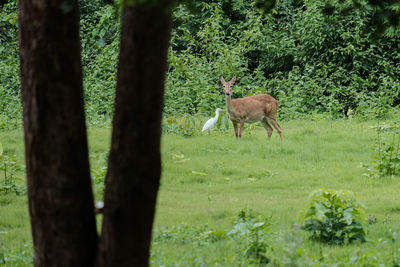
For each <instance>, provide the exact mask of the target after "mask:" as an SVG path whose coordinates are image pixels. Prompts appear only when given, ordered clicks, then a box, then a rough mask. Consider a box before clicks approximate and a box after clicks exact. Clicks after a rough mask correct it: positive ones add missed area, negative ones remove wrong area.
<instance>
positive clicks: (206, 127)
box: [201, 108, 222, 132]
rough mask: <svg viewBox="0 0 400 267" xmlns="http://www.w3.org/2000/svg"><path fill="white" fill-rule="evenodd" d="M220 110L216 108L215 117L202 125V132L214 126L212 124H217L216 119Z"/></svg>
mask: <svg viewBox="0 0 400 267" xmlns="http://www.w3.org/2000/svg"><path fill="white" fill-rule="evenodd" d="M221 110H222V109H220V108H217V109H216V110H215V113H216V114H215V117H212V118H210V119H209V120H208V121H207V122H206V123H205V124H204V126H203V129H202V130H201V131H202V132H204V131H207V130H210V129H211V128H212V127H213V126H214V124H216V123H217V121H218V117H219V112H220V111H221Z"/></svg>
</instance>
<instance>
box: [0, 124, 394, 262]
mask: <svg viewBox="0 0 400 267" xmlns="http://www.w3.org/2000/svg"><path fill="white" fill-rule="evenodd" d="M397 120H398V119H397ZM280 124H281V125H282V128H283V131H284V132H283V134H284V137H285V140H284V141H283V142H281V141H280V140H279V135H278V134H277V133H276V132H274V134H273V136H272V139H271V140H270V141H267V136H266V132H265V130H264V129H263V128H261V127H256V128H255V129H252V130H250V129H246V130H245V133H244V136H243V138H242V139H241V140H236V139H235V138H234V135H233V130H232V129H230V130H229V131H222V130H221V131H219V130H215V131H212V132H211V134H200V133H199V134H196V135H195V136H193V137H182V136H179V135H175V134H166V135H164V136H163V138H162V158H163V177H162V182H161V190H160V193H159V197H158V206H157V214H156V220H155V230H154V237H153V239H154V241H153V246H152V256H151V259H152V265H153V266H178V265H179V266H239V265H242V266H243V265H246V264H247V261H245V260H244V256H243V255H244V253H245V248H246V245H245V244H246V242H248V240H247V238H248V237H245V236H238V235H236V236H231V235H229V234H228V233H229V232H230V231H231V230H232V229H233V228H234V225H235V220H236V219H237V214H238V212H239V211H241V210H252V213H253V214H254V215H255V216H256V217H257V216H260V217H262V218H266V219H265V221H267V222H268V224H269V231H268V232H267V233H266V234H265V235H263V236H262V239H263V240H265V242H266V243H267V244H268V248H267V252H266V255H267V257H268V258H269V259H270V260H271V263H270V266H334V265H335V264H336V266H397V265H395V264H399V263H400V241H399V240H398V239H397V237H396V232H398V230H399V219H400V203H399V197H398V192H399V189H400V178H399V177H384V178H381V179H376V178H369V177H366V176H364V175H363V174H364V173H365V172H366V169H365V168H363V167H362V166H361V163H370V162H371V161H372V157H373V155H374V152H373V151H372V150H371V148H372V146H373V144H374V142H375V140H376V138H377V133H376V130H374V129H371V128H370V127H371V126H375V125H377V124H378V122H377V121H367V122H362V121H356V120H336V121H331V120H306V121H304V120H298V121H288V122H281V123H280ZM109 139H110V129H106V128H102V129H90V131H89V142H90V157H91V165H92V170H93V171H92V175H93V173H95V172H97V173H102V172H103V171H104V164H105V158H106V153H107V149H108V144H109ZM0 142H1V143H2V144H3V147H4V151H5V152H6V153H13V154H15V155H16V159H17V161H18V162H20V163H21V164H23V145H22V135H21V132H20V131H9V132H0ZM23 175H24V173H23V170H19V171H17V172H16V178H15V180H16V182H17V183H19V184H23V183H24V179H23ZM2 179H3V176H2V174H0V182H3V180H2ZM96 186H97V187H96V188H97V189H96V199H100V198H101V185H98V184H96ZM318 188H329V189H345V190H351V191H353V192H355V193H356V194H357V197H358V200H359V201H360V202H362V203H363V204H364V205H365V207H366V208H365V212H366V215H367V216H368V217H369V222H370V223H366V225H365V230H366V234H367V235H366V237H367V242H365V243H354V244H351V245H345V246H332V245H323V244H320V243H318V242H315V241H311V240H309V239H308V234H307V233H306V232H305V231H303V230H301V229H300V227H299V223H300V218H299V212H301V211H302V210H303V209H304V207H305V206H306V205H307V203H308V200H309V195H310V193H311V192H312V191H313V190H315V189H318ZM26 202H27V200H26V195H23V196H16V195H14V194H4V193H3V194H0V263H2V261H3V263H5V265H6V266H26V265H27V264H28V265H29V263H30V255H31V250H32V246H31V245H30V240H31V237H30V232H29V231H30V226H29V217H28V212H27V203H26ZM260 238H261V237H260ZM380 264H382V265H380Z"/></svg>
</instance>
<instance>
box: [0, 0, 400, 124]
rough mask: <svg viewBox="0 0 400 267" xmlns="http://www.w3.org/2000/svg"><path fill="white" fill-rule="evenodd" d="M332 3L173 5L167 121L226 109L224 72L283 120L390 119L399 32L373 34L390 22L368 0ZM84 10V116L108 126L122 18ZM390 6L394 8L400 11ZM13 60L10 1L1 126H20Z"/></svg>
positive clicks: (84, 6) (284, 0) (85, 5)
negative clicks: (269, 99)
mask: <svg viewBox="0 0 400 267" xmlns="http://www.w3.org/2000/svg"><path fill="white" fill-rule="evenodd" d="M3 2H4V1H3ZM328 2H329V5H327V3H326V2H325V1H317V0H281V1H277V3H276V6H275V8H274V9H273V10H271V11H270V12H269V13H265V12H263V11H262V9H258V8H257V6H256V3H257V2H254V1H250V0H233V1H232V0H222V1H213V0H208V1H192V2H191V3H192V5H179V6H177V7H176V8H175V10H174V13H173V31H172V38H171V45H170V50H169V59H168V64H169V65H168V72H167V74H168V78H167V84H166V92H165V108H164V116H165V117H170V116H175V117H179V116H182V115H184V114H198V113H200V114H208V115H209V114H211V113H212V112H213V111H214V110H215V108H216V107H223V106H224V97H223V92H222V87H221V85H220V82H219V77H220V76H221V75H223V76H224V77H225V78H226V79H230V78H231V77H232V76H234V75H236V77H237V82H236V84H235V86H234V88H233V91H234V97H241V96H245V95H251V94H256V93H269V94H271V95H272V96H274V97H275V98H277V99H278V100H279V102H280V112H279V116H280V119H292V118H299V117H304V116H307V115H310V114H316V113H317V114H326V115H327V116H329V117H332V118H337V117H343V116H357V117H359V118H376V117H384V116H386V115H387V113H388V112H389V110H390V109H391V108H392V107H395V106H398V105H399V104H400V81H399V77H400V75H399V74H400V63H399V62H400V42H399V40H400V30H399V29H396V28H393V27H387V28H385V31H383V32H382V31H379V30H380V29H379V27H380V25H382V24H385V23H388V24H389V23H390V21H389V20H390V18H389V17H385V16H384V13H383V14H382V13H381V12H379V10H378V7H375V6H374V7H373V6H371V5H368V4H367V2H366V3H364V2H363V1H360V2H358V1H340V2H341V3H338V2H336V1H328ZM356 4H357V6H355V5H356ZM80 5H81V40H82V62H83V66H84V90H85V101H86V103H85V104H86V111H87V118H88V122H89V123H90V124H102V123H108V122H109V121H110V119H111V117H112V112H113V100H114V99H113V97H114V88H115V82H116V64H117V60H118V47H119V37H120V36H119V35H120V20H119V18H120V12H119V10H118V8H116V7H115V6H113V5H109V4H108V2H106V1H104V0H93V1H88V0H85V1H80ZM188 6H189V7H190V10H189V8H188ZM391 9H392V10H393V11H395V12H399V10H400V5H399V4H394V5H392V6H391ZM377 21H378V22H381V23H377ZM377 32H381V34H380V36H377ZM378 37H379V38H378ZM18 61H19V59H18V41H17V14H16V1H15V0H8V1H5V3H4V4H3V5H2V7H1V11H0V73H1V75H0V129H2V128H3V129H4V128H14V127H18V126H19V125H20V124H21V105H20V95H19V94H20V81H19V66H18V64H19V63H18ZM43 67H46V66H43Z"/></svg>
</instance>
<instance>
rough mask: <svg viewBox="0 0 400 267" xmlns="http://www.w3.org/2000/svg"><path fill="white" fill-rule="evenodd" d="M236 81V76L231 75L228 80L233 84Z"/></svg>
mask: <svg viewBox="0 0 400 267" xmlns="http://www.w3.org/2000/svg"><path fill="white" fill-rule="evenodd" d="M235 81H236V76H233V78H232V80H231V81H230V84H231V85H233V84H234V83H235Z"/></svg>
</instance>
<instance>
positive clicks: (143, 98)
mask: <svg viewBox="0 0 400 267" xmlns="http://www.w3.org/2000/svg"><path fill="white" fill-rule="evenodd" d="M127 2H128V3H129V1H127ZM148 3H149V4H148V5H146V4H143V2H141V3H135V4H134V5H133V6H132V5H129V4H127V3H125V7H124V11H123V17H122V33H121V47H120V57H119V65H118V78H117V91H116V100H115V114H114V120H113V133H112V142H111V150H110V155H109V165H108V173H107V177H106V191H105V198H104V219H103V228H102V237H101V241H100V255H99V259H98V263H99V265H100V266H148V265H149V255H150V252H149V251H150V242H151V232H152V226H153V219H154V214H155V205H156V197H157V191H158V187H159V181H160V175H161V159H160V137H161V115H162V108H163V95H164V81H165V73H166V68H167V66H166V62H167V53H168V45H169V39H170V27H171V26H170V25H171V22H170V12H169V10H168V8H169V5H170V4H171V1H159V2H157V5H156V6H155V5H153V6H150V3H151V1H148Z"/></svg>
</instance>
